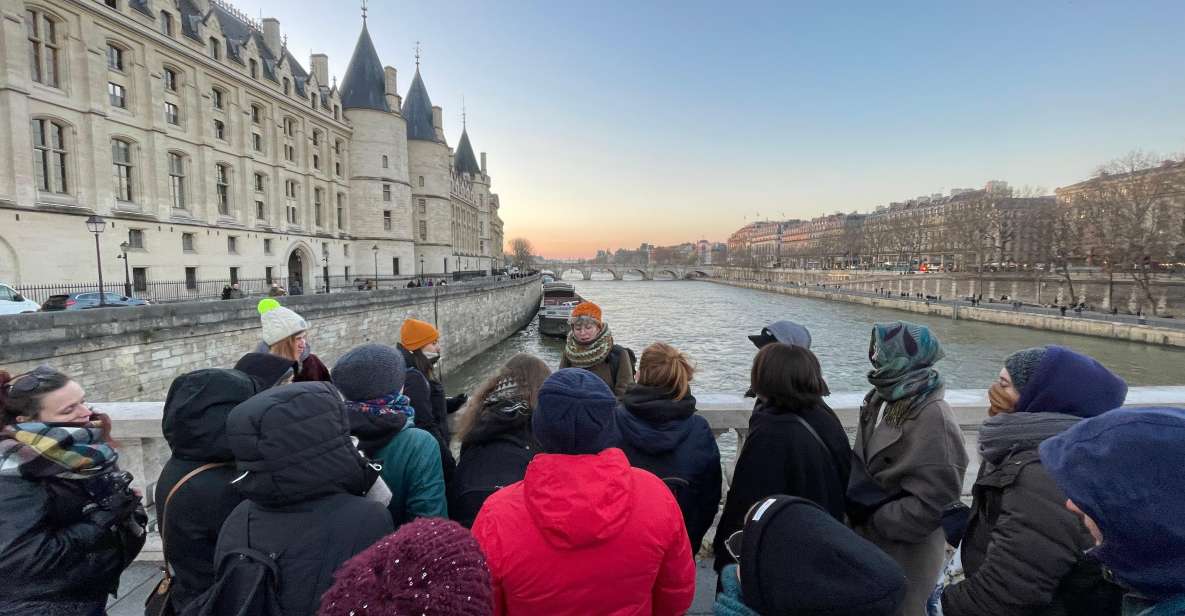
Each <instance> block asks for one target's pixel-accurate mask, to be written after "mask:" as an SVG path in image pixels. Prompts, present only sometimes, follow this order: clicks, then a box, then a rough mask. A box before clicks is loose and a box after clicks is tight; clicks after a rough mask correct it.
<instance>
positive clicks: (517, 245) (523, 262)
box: [508, 237, 535, 269]
mask: <svg viewBox="0 0 1185 616" xmlns="http://www.w3.org/2000/svg"><path fill="white" fill-rule="evenodd" d="M508 252H510V254H512V255H514V256H513V259H514V264H515V265H517V266H518V267H520V268H522V269H531V265H532V264H533V263H534V262H535V256H534V253H535V247H534V246H532V245H531V240H528V239H527V238H525V237H516V238H514V239H512V240H510V250H509V251H508Z"/></svg>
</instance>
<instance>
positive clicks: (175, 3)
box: [0, 0, 503, 289]
mask: <svg viewBox="0 0 1185 616" xmlns="http://www.w3.org/2000/svg"><path fill="white" fill-rule="evenodd" d="M328 71H329V68H328V57H327V56H325V55H324V54H313V55H312V56H311V57H310V58H309V62H308V67H307V68H306V67H305V66H302V65H301V63H300V62H299V61H297V59H296V57H295V56H294V55H293V54H292V53H291V52H290V49H289V47H288V45H287V42H286V37H285V36H283V35H282V34H281V30H280V22H279V20H277V19H272V18H267V19H263V20H261V21H256V20H253V19H251V18H249V17H248V16H246V15H244V14H242V13H241V12H239V11H237V10H235V9H234V8H233V7H231V6H230V5H228V4H225V3H223V2H221V1H220V0H4V2H3V3H2V4H0V282H5V283H10V284H26V285H29V284H42V283H57V282H94V281H95V280H96V278H97V271H96V261H97V259H96V255H95V240H94V236H93V235H92V234H91V232H90V231H89V230H88V228H87V225H86V221H87V219H88V218H89V217H91V216H93V215H97V216H100V217H102V218H103V220H104V221H105V223H106V224H105V226H104V228H103V232H102V233H100V234H98V238H99V242H100V249H101V252H102V257H103V258H102V263H103V273H104V278H105V279H106V280H107V282H108V283H109V284H110V283H115V284H114V285H112V286H117V285H118V282H117V281H122V280H123V278H124V264H123V263H122V262H121V261H120V260H119V259H117V258H116V257H118V256H120V255H121V253H122V252H123V251H125V250H126V252H127V255H128V261H127V263H128V264H129V265H130V266H131V268H132V270H133V277H134V279H135V283H136V285H137V287H140V286H142V285H143V284H145V283H146V282H151V281H163V280H169V281H180V280H185V281H187V282H191V281H197V280H229V279H266V280H275V281H277V282H280V283H281V284H285V283H287V284H289V285H291V284H292V283H294V282H296V283H298V284H300V285H301V286H302V287H305V288H309V289H312V288H314V287H316V286H318V284H319V282H320V280H322V278H323V276H324V275H325V273H326V268H328V273H329V274H330V275H331V276H332V277H334V278H336V277H339V276H344V277H345V278H347V279H349V278H353V277H360V278H367V277H370V276H373V275H375V274H376V273H377V275H379V276H383V277H386V276H392V275H395V276H413V275H419V274H427V275H438V276H443V275H445V274H451V273H455V272H457V271H479V270H481V271H490V270H491V269H495V268H499V267H501V266H502V244H503V238H502V220H501V218H500V217H499V215H498V208H499V202H498V195H497V194H495V193H494V192H492V191H491V190H490V188H491V186H490V176H489V174H488V173H487V172H486V155H485V153H484V152H483V153H481V155H480V162H479V158H478V157H477V156H475V154H474V149H473V146H472V145H471V143H470V140H469V135H468V133H467V131H466V130H465V129H464V127H463V128H462V131H461V135H460V138H459V140H458V141H457V146H456V148H455V150H454V148H452V147H450V146H449V142H448V140H447V138H446V137H445V131H444V126H443V121H442V111H441V108H440V107H439V106H434V105H433V104H432V101H431V98H430V97H429V96H428V89H427V87H426V86H425V84H424V80H423V78H422V77H421V75H420V67H419V57H418V53H417V60H416V70H415V74H414V76H413V77H412V79H411V83H410V85H409V86H408V87H407V90H406V94H405V95H401V94H400V91H399V81H398V79H397V72H396V69H395V68H394V67H391V66H384V65H383V64H382V63H381V62H380V60H379V57H378V54H377V53H376V51H375V48H374V44H373V43H372V41H371V38H370V34H369V32H368V31H367V27H366V21H365V15H363V23H362V32H361V34H360V35H359V37H358V42H357V45H356V46H355V48H354V54H353V57H352V58H351V59H350V63H349V67H348V69H347V71H346V74H345V76H344V78H343V79H342V81H341V84H340V86H339V85H338V84H337V80H336V78H334V79H333V80H331V79H330V77H329V74H328ZM122 244H126V246H121V245H122ZM376 268H377V272H376V271H375V270H376Z"/></svg>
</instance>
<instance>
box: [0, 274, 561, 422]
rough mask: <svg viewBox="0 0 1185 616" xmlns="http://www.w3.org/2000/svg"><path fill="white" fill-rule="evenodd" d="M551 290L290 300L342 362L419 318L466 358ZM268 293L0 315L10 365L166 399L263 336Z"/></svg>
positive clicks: (480, 289) (452, 355)
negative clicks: (261, 309)
mask: <svg viewBox="0 0 1185 616" xmlns="http://www.w3.org/2000/svg"><path fill="white" fill-rule="evenodd" d="M541 295H542V290H541V286H540V284H539V279H538V277H532V278H524V279H518V280H507V281H502V282H497V281H477V282H468V283H465V284H457V285H453V286H446V287H432V288H420V289H397V290H389V291H364V292H349V293H333V294H329V295H304V296H293V297H283V298H280V302H281V303H282V304H283V305H285V306H287V307H289V308H291V309H293V310H295V311H296V312H298V313H300V314H301V315H302V316H303V317H304V318H305V319H306V320H308V321H309V325H310V329H309V341H310V343H311V344H312V349H313V352H314V353H316V354H317V356H318V357H320V358H321V360H322V361H324V362H325V363H326V365H329V366H330V367H332V365H333V362H334V360H336V359H337V357H338V356H340V355H341V354H342V353H344V352H345V351H347V350H349V349H350V348H352V347H354V346H357V345H359V344H363V343H367V342H379V343H383V344H390V345H394V344H395V343H396V342H398V341H399V327H400V325H401V324H402V322H403V320H404V319H405V318H408V317H414V318H417V319H421V320H424V321H428V322H431V323H435V324H436V325H437V326H438V327H439V328H440V330H441V334H442V345H443V347H444V354H443V360H442V361H444V362H446V363H447V365H452V366H457V365H460V364H461V363H462V362H464V361H465V360H467V359H469V358H471V357H473V356H474V355H477V354H478V353H480V352H482V351H484V350H486V349H487V348H489V347H491V346H493V345H494V344H496V343H498V342H500V341H502V340H503V339H505V338H506V337H507V336H509V335H510V334H512V333H514V332H515V331H517V330H518V329H520V328H522V327H523V326H524V325H526V324H527V323H528V322H530V320H531V318H532V317H533V316H534V314H535V311H536V309H537V308H538V306H539V300H540V297H541ZM257 303H258V298H254V299H244V300H228V301H216V302H193V303H185V304H168V305H159V306H147V307H143V308H108V309H99V310H80V311H63V312H44V313H36V314H29V315H19V316H8V317H0V368H3V369H5V370H8V371H9V372H12V373H14V374H15V373H19V372H24V371H26V370H29V369H31V368H33V367H34V366H36V365H38V364H41V363H49V364H52V365H53V366H54V367H56V368H58V369H59V370H62V371H64V372H65V373H67V374H69V375H71V376H72V377H74V378H75V379H76V380H77V381H78V382H79V383H81V384H82V385H83V386H84V387H85V388H86V390H87V397H88V398H89V399H91V400H104V401H112V402H115V401H135V400H164V398H165V394H166V393H168V388H169V384H170V383H171V382H172V380H173V379H174V378H175V377H176V376H177V375H179V374H182V373H184V372H188V371H191V370H197V369H200V368H212V367H230V366H232V365H234V363H235V361H237V360H238V358H239V357H241V356H242V355H243V354H244V353H247V352H250V351H252V350H254V349H255V347H256V345H257V344H258V343H259V341H260V321H259V313H258V312H257V310H256V304H257Z"/></svg>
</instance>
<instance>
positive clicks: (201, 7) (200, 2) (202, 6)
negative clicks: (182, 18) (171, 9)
mask: <svg viewBox="0 0 1185 616" xmlns="http://www.w3.org/2000/svg"><path fill="white" fill-rule="evenodd" d="M193 5H194V7H195V8H197V10H198V15H201V16H203V17H205V15H206V13H209V12H210V0H194V3H193Z"/></svg>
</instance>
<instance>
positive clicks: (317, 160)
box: [313, 154, 321, 170]
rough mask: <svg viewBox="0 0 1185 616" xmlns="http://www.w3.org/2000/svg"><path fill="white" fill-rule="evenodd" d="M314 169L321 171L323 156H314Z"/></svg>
mask: <svg viewBox="0 0 1185 616" xmlns="http://www.w3.org/2000/svg"><path fill="white" fill-rule="evenodd" d="M313 168H314V169H317V170H320V169H321V156H320V155H319V154H313Z"/></svg>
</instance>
